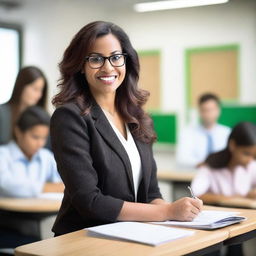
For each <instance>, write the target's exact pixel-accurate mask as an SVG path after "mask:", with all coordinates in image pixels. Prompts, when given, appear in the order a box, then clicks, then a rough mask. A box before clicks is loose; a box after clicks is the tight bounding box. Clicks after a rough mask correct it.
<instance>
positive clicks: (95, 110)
mask: <svg viewBox="0 0 256 256" xmlns="http://www.w3.org/2000/svg"><path fill="white" fill-rule="evenodd" d="M91 116H92V118H93V119H94V120H95V127H96V129H97V130H98V131H99V133H100V134H101V136H102V137H103V138H104V140H105V141H106V142H107V143H108V145H109V146H110V147H111V148H112V149H113V150H114V151H115V152H116V153H117V154H118V155H119V157H120V158H121V160H122V161H123V163H124V166H125V170H126V173H127V176H128V179H129V183H130V185H131V189H132V192H133V194H135V192H134V183H133V176H132V168H131V163H130V160H129V157H128V155H127V153H126V150H125V148H124V147H123V145H122V143H121V142H120V140H119V139H118V137H117V135H116V134H115V132H114V131H113V129H112V127H111V125H110V123H109V121H108V120H107V118H106V116H105V115H104V113H103V111H102V110H101V108H100V106H99V105H98V104H97V103H94V105H93V106H92V108H91Z"/></svg>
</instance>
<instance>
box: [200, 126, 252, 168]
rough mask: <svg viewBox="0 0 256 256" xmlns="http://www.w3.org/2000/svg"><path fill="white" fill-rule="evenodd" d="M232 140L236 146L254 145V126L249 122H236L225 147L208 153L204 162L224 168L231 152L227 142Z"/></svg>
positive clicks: (212, 166)
mask: <svg viewBox="0 0 256 256" xmlns="http://www.w3.org/2000/svg"><path fill="white" fill-rule="evenodd" d="M231 140H233V141H234V142H235V144H236V145H237V146H244V147H247V146H254V145H256V126H255V125H254V124H252V123H249V122H241V123H239V124H237V125H236V126H235V127H234V128H233V130H232V132H231V134H230V136H229V139H228V145H227V147H226V148H225V149H224V150H222V151H219V152H217V153H213V154H210V155H209V156H208V157H207V159H206V161H205V163H206V164H207V165H208V166H209V167H211V168H214V169H220V168H225V167H227V166H228V163H229V162H230V160H231V157H232V154H231V152H230V150H229V142H230V141H231Z"/></svg>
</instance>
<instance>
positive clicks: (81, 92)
mask: <svg viewBox="0 0 256 256" xmlns="http://www.w3.org/2000/svg"><path fill="white" fill-rule="evenodd" d="M108 34H113V35H114V36H115V37H116V38H117V39H118V40H119V42H120V44H121V47H122V52H123V53H126V54H127V59H126V75H125V79H124V81H123V83H122V84H121V85H120V86H119V88H118V89H117V91H116V102H115V104H116V107H117V109H118V111H119V113H120V114H121V115H122V118H123V119H124V121H125V122H126V123H128V125H129V127H130V130H131V133H132V134H133V135H134V136H135V137H136V138H137V139H139V140H141V141H143V142H146V143H152V142H154V141H155V139H156V135H155V133H154V130H153V125H152V120H151V118H150V117H149V116H148V115H147V114H146V113H145V112H144V110H143V109H142V106H143V105H144V104H145V103H146V101H147V99H148V97H149V93H148V92H147V91H144V90H141V89H139V88H138V79H139V59H138V55H137V53H136V51H135V50H134V48H133V47H132V45H131V42H130V40H129V37H128V36H127V34H126V33H125V32H124V31H123V30H122V29H121V28H120V27H118V26H117V25H115V24H113V23H110V22H104V21H96V22H92V23H89V24H88V25H86V26H84V27H83V28H82V29H81V30H80V31H79V32H78V33H77V34H76V35H75V37H74V38H73V40H72V41H71V43H70V45H69V46H68V48H67V49H66V50H65V52H64V56H63V59H62V61H61V62H60V64H59V68H60V73H61V78H60V80H59V84H58V87H59V88H60V92H59V93H58V94H57V95H56V96H55V97H54V98H53V101H52V103H53V104H54V105H55V106H61V105H63V104H64V103H66V102H76V103H77V104H78V105H79V106H80V108H81V109H82V113H81V114H83V115H86V114H89V112H90V108H91V106H92V103H93V101H94V99H93V96H92V94H91V93H90V90H89V86H88V82H87V81H86V77H85V74H83V73H82V70H83V69H84V65H85V58H86V56H87V55H88V54H89V52H88V51H89V49H90V48H91V46H92V45H93V44H94V42H95V40H96V39H97V38H99V37H102V36H105V35H108Z"/></svg>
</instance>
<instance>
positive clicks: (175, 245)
mask: <svg viewBox="0 0 256 256" xmlns="http://www.w3.org/2000/svg"><path fill="white" fill-rule="evenodd" d="M205 209H209V210H210V209H212V210H213V209H215V210H226V211H237V212H240V215H243V216H245V217H247V218H248V219H247V220H246V221H244V222H242V223H239V224H235V225H232V226H228V227H225V228H222V229H218V230H213V231H203V230H196V233H195V235H193V236H190V237H186V238H182V239H179V240H176V241H172V242H169V243H166V244H163V245H160V246H157V247H151V246H147V245H143V244H138V243H131V242H126V241H118V240H110V239H103V238H94V237H89V236H87V232H86V231H85V230H80V231H77V232H73V233H70V234H67V235H63V236H60V237H55V238H51V239H48V240H43V241H40V242H36V243H33V244H28V245H24V246H20V247H18V248H17V249H16V250H15V255H16V256H32V255H33V256H36V255H41V256H42V255H55V256H60V255H62V256H65V255H79V256H80V255H84V252H86V253H87V254H88V255H102V252H103V250H104V255H113V256H115V255H120V251H121V252H122V255H172V256H177V255H183V254H188V253H191V252H193V251H197V250H200V249H202V248H205V247H208V246H211V245H214V244H217V243H220V242H223V241H225V240H227V239H230V238H232V237H235V236H238V235H241V234H244V233H246V232H250V231H252V230H255V229H256V210H248V209H233V208H223V207H213V206H206V207H205ZM102 248H104V249H102Z"/></svg>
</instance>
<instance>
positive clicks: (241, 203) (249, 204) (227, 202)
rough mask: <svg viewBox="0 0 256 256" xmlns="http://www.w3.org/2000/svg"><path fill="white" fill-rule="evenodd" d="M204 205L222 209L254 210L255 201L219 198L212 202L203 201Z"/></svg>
mask: <svg viewBox="0 0 256 256" xmlns="http://www.w3.org/2000/svg"><path fill="white" fill-rule="evenodd" d="M204 203H205V204H211V205H216V206H224V207H237V208H247V209H256V200H255V199H250V198H243V197H231V198H223V197H221V196H220V197H219V199H218V198H215V199H214V200H209V201H207V200H204Z"/></svg>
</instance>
